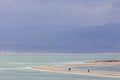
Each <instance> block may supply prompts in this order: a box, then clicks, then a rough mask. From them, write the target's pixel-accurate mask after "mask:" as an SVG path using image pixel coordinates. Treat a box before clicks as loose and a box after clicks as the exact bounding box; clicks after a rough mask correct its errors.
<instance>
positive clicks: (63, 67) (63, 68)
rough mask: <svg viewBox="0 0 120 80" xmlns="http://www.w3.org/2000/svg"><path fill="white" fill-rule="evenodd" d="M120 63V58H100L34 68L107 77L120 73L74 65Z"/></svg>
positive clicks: (117, 75) (119, 75) (118, 75)
mask: <svg viewBox="0 0 120 80" xmlns="http://www.w3.org/2000/svg"><path fill="white" fill-rule="evenodd" d="M116 64H120V60H100V61H91V62H84V63H71V64H70V63H69V64H58V65H52V66H35V67H32V68H33V69H37V70H46V71H53V72H63V73H72V74H82V75H96V76H106V77H120V73H115V72H114V73H113V72H112V71H109V72H107V71H103V70H102V71H99V70H90V69H80V70H75V69H74V68H73V69H72V67H81V66H82V67H86V66H104V65H105V66H106V65H116Z"/></svg>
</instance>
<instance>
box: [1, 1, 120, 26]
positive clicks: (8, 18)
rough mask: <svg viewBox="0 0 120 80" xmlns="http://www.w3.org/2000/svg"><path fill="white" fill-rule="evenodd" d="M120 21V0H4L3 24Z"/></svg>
mask: <svg viewBox="0 0 120 80" xmlns="http://www.w3.org/2000/svg"><path fill="white" fill-rule="evenodd" d="M119 22H120V0H0V27H12V26H15V27H18V26H29V25H33V26H40V25H79V26H92V25H102V24H109V23H119Z"/></svg>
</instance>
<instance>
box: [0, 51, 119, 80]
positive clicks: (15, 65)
mask: <svg viewBox="0 0 120 80" xmlns="http://www.w3.org/2000/svg"><path fill="white" fill-rule="evenodd" d="M108 59H115V60H117V59H120V54H57V53H56V54H55V53H54V54H52V53H50V54H44V53H42V54H41V53H38V54H34V53H32V54H25V53H24V54H23V53H16V54H0V80H120V78H115V77H105V76H104V77H103V76H93V75H92V76H90V75H80V74H71V73H58V72H50V71H41V70H35V69H32V68H31V67H33V66H41V65H56V64H64V63H78V62H85V61H95V60H108ZM117 67H119V65H118V66H117Z"/></svg>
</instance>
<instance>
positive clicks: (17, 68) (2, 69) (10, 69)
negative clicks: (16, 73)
mask: <svg viewBox="0 0 120 80" xmlns="http://www.w3.org/2000/svg"><path fill="white" fill-rule="evenodd" d="M14 69H31V67H20V68H0V70H14Z"/></svg>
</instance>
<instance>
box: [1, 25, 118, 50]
mask: <svg viewBox="0 0 120 80" xmlns="http://www.w3.org/2000/svg"><path fill="white" fill-rule="evenodd" d="M119 34H120V24H106V25H101V26H94V27H79V26H26V27H24V26H22V27H11V28H7V29H5V28H4V29H1V30H0V38H1V40H0V50H26V51H28V50H30V51H36V50H37V51H55V52H59V51H61V52H70V51H71V52H120V35H119Z"/></svg>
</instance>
